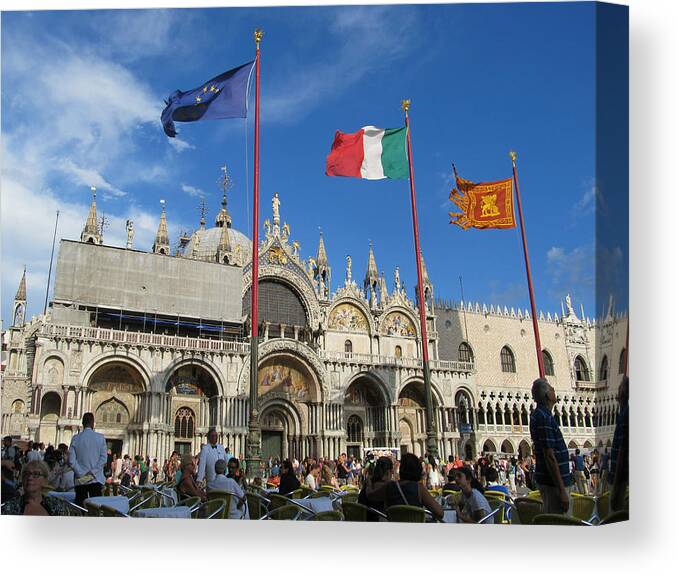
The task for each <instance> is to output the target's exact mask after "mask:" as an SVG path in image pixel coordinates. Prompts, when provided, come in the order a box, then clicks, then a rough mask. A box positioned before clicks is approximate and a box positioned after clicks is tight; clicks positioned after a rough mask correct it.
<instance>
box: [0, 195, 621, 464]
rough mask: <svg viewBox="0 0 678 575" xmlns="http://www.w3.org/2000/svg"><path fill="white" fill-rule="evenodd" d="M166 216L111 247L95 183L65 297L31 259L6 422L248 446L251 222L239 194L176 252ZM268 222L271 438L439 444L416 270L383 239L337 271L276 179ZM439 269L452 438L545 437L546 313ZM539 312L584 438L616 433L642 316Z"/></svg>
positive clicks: (70, 255)
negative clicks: (137, 239) (385, 250)
mask: <svg viewBox="0 0 678 575" xmlns="http://www.w3.org/2000/svg"><path fill="white" fill-rule="evenodd" d="M166 217H167V216H166V213H165V210H164V208H163V211H162V214H161V216H160V223H159V226H158V232H157V235H156V239H155V242H154V244H153V246H152V249H151V250H150V251H142V250H138V249H134V248H133V229H132V225H131V224H130V225H128V242H127V246H126V247H125V248H122V247H113V246H108V245H105V244H104V243H103V241H102V234H101V229H100V226H99V224H98V221H97V213H96V197H95V198H94V199H93V201H92V205H91V208H90V213H89V216H88V219H87V221H86V223H85V226H84V229H83V232H82V235H81V238H80V241H72V240H67V239H64V240H62V241H61V242H60V246H59V256H58V261H57V268H56V281H55V287H54V293H53V299H52V301H51V304H50V307H49V311H48V313H47V314H45V315H41V316H38V317H34V318H32V319H31V320H27V319H26V318H25V310H26V303H27V302H26V285H25V281H26V279H25V274H24V277H23V278H22V280H21V285H20V286H19V289H18V291H17V294H16V298H15V302H14V309H13V314H12V325H11V327H9V329H8V330H7V333H6V334H5V335H6V342H7V349H6V352H7V354H6V356H7V357H6V363H5V365H4V372H3V386H2V433H3V435H12V436H14V437H16V438H21V439H32V440H37V441H41V442H43V443H45V444H48V443H51V444H58V443H61V442H64V443H68V442H69V441H70V438H71V437H72V436H73V434H75V433H77V432H78V430H79V429H80V422H81V418H82V414H83V413H85V412H87V411H91V412H93V413H95V417H96V428H97V430H98V431H100V432H101V433H103V434H104V435H105V437H106V440H107V442H108V444H109V448H110V449H111V450H112V451H114V452H116V453H118V454H120V455H124V454H129V455H135V454H141V455H149V456H151V457H157V458H158V460H159V461H160V462H162V461H164V459H165V458H166V457H168V456H169V454H170V453H171V452H172V451H178V452H180V453H184V452H193V453H197V452H198V451H199V449H200V445H201V444H203V443H204V442H205V438H206V434H207V431H208V429H209V428H211V427H215V428H216V429H217V431H218V434H219V437H220V441H221V442H223V443H224V444H225V445H228V446H229V447H230V448H231V451H233V452H234V453H235V454H236V455H244V454H245V441H246V435H247V423H248V412H249V396H248V394H249V369H250V367H249V355H250V343H249V339H248V334H249V331H250V326H249V323H248V322H249V317H250V305H251V304H250V302H251V300H250V289H251V281H252V269H251V259H252V245H251V241H250V240H249V239H248V238H247V237H246V236H245V235H244V234H242V233H241V232H239V231H237V230H236V229H234V228H233V227H232V221H231V217H230V214H229V212H228V209H227V202H226V195H225V194H224V199H223V201H222V205H221V210H220V211H219V213H218V215H217V217H216V220H215V223H214V227H207V226H206V222H205V219H204V217H203V219H202V220H201V222H200V226H199V228H198V229H196V230H195V231H194V232H193V233H192V234H190V235H185V236H183V237H182V238H180V243H179V249H178V250H177V251H176V252H175V253H171V248H170V239H169V235H168V232H167V222H166ZM264 229H265V238H264V239H263V241H262V242H261V245H260V247H259V282H260V284H259V298H260V302H259V306H260V311H259V317H260V318H261V322H262V323H261V326H260V333H261V334H262V338H261V342H260V347H259V372H258V374H259V375H258V384H259V385H258V393H259V398H258V404H259V413H260V424H261V428H262V451H263V455H264V456H281V455H283V456H290V457H292V456H294V457H297V458H299V459H301V458H303V457H305V456H307V455H311V456H326V457H336V456H337V455H338V454H339V453H341V452H347V453H353V454H356V455H360V454H362V453H363V451H364V450H365V449H366V448H370V447H388V448H396V449H398V450H400V452H414V453H415V454H418V455H419V454H422V453H423V452H424V450H425V442H426V428H425V394H424V379H423V367H422V360H421V331H420V324H419V312H418V307H417V306H418V303H417V302H416V301H413V300H411V299H410V298H409V297H408V295H407V293H406V291H405V289H404V286H403V285H402V284H401V281H400V278H399V272H398V269H396V270H394V271H393V276H392V277H393V280H392V281H391V282H387V281H386V278H385V274H384V272H383V271H381V272H380V270H379V267H378V265H377V260H376V258H375V253H374V248H373V246H372V245H371V244H370V246H369V249H368V250H367V251H368V254H367V265H366V267H365V268H363V271H364V273H362V272H361V273H360V274H359V275H358V274H355V270H354V266H353V262H352V260H351V258H350V257H347V258H346V262H345V265H344V262H342V265H341V268H343V269H342V270H341V272H340V274H339V275H340V276H341V279H339V280H338V281H335V282H332V281H331V280H332V267H331V266H330V260H329V258H328V255H327V251H326V246H325V243H324V240H323V237H322V235H321V236H320V239H319V245H318V248H317V252H316V255H315V257H310V258H307V259H302V257H301V255H300V249H299V244H298V242H296V241H294V240H293V239H292V236H291V230H290V226H289V225H288V224H286V223H284V221H283V220H282V219H281V214H280V200H279V198H278V196H277V194H276V196H274V198H273V200H272V214H271V217H270V218H269V219H266V221H265V222H264ZM335 269H336V268H335ZM336 275H337V274H336V273H335V276H336ZM389 275H391V274H390V273H389ZM359 278H362V279H359ZM389 283H390V285H389ZM423 283H424V293H425V302H424V305H425V307H426V321H427V322H428V325H427V332H428V341H427V342H426V344H427V345H428V348H429V356H430V358H431V360H430V369H431V380H432V395H433V406H434V412H435V413H434V421H435V430H436V436H437V442H438V449H439V453H440V455H441V456H444V457H447V456H449V455H456V454H459V455H461V456H462V457H464V456H466V457H471V456H476V455H478V454H479V453H480V452H482V451H484V452H503V453H506V454H520V455H525V454H528V453H530V452H531V442H530V437H529V427H528V422H529V414H530V412H531V410H532V409H533V408H534V405H533V402H532V401H531V398H530V386H531V382H532V380H533V379H534V377H535V374H536V373H537V371H538V369H537V362H536V359H535V357H534V337H533V333H532V319H531V317H530V315H529V313H528V312H527V311H526V310H519V309H508V308H506V307H503V308H499V307H495V306H488V305H483V304H480V303H469V302H465V303H457V304H451V303H445V302H443V301H442V300H440V299H436V297H435V294H434V286H433V285H432V284H431V282H430V280H429V276H428V274H427V272H426V268H425V266H424V279H423ZM334 286H337V287H336V288H335V287H334ZM538 319H539V328H540V333H541V339H542V345H543V352H542V353H543V358H544V363H545V369H546V375H547V378H548V380H549V381H550V382H551V383H552V385H553V386H554V387H555V389H556V392H557V395H558V403H557V405H556V407H555V410H554V412H555V416H556V418H557V419H558V420H559V422H560V425H561V428H562V430H563V433H564V436H565V438H566V441H567V443H568V446H569V447H571V448H574V447H580V448H584V449H591V448H594V447H604V446H609V445H610V440H611V436H612V431H613V426H614V420H615V413H616V407H615V401H614V398H615V395H616V390H617V387H618V385H619V382H620V380H621V377H622V374H623V371H624V370H623V366H624V362H625V354H626V350H625V348H624V346H625V341H626V324H627V317H626V315H625V314H617V313H615V310H614V306H613V302H612V301H611V302H610V306H609V309H608V310H607V314H606V315H605V317H602V318H600V319H596V320H594V321H591V320H589V319H587V318H586V317H584V313H583V309H581V310H580V311H579V312H577V311H575V309H574V306H573V304H572V302H571V300H570V297H569V296H567V297H566V298H565V302H564V304H563V306H562V309H561V313H559V314H553V315H552V314H547V315H545V316H544V315H541V314H540V317H539V318H538Z"/></svg>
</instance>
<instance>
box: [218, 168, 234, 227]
mask: <svg viewBox="0 0 678 575" xmlns="http://www.w3.org/2000/svg"><path fill="white" fill-rule="evenodd" d="M221 171H222V172H223V173H224V174H223V176H221V178H220V179H219V183H220V184H221V187H222V189H223V191H224V195H223V197H222V199H221V210H219V213H218V214H217V217H216V219H215V221H214V224H215V225H216V226H217V227H218V228H221V227H224V225H225V227H227V228H230V227H231V225H232V220H231V215H230V214H229V213H228V208H227V207H226V204H227V203H228V200H227V199H226V194H227V192H228V190H230V189H231V187H232V186H233V182H232V180H231V177H230V176H229V175H228V168H227V167H226V166H222V168H221ZM226 235H227V236H228V234H226Z"/></svg>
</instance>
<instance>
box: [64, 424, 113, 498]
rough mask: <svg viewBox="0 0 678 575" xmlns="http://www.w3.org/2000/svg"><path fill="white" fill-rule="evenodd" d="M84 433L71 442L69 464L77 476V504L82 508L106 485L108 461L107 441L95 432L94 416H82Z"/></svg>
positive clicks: (99, 493) (98, 494) (97, 495)
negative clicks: (105, 466) (105, 473)
mask: <svg viewBox="0 0 678 575" xmlns="http://www.w3.org/2000/svg"><path fill="white" fill-rule="evenodd" d="M82 427H83V429H82V431H81V432H80V433H78V434H77V435H75V436H74V437H73V439H72V440H71V446H70V448H69V449H68V463H69V464H70V466H71V467H72V468H73V473H74V476H75V503H76V505H80V506H82V505H83V503H84V502H85V499H87V498H88V497H99V496H100V495H101V489H102V487H103V485H104V481H105V479H104V465H106V461H107V459H108V450H107V449H106V439H104V436H103V435H102V434H101V433H97V432H96V431H94V414H93V413H89V412H88V413H85V415H83V416H82Z"/></svg>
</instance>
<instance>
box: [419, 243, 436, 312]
mask: <svg viewBox="0 0 678 575" xmlns="http://www.w3.org/2000/svg"><path fill="white" fill-rule="evenodd" d="M421 277H422V283H423V284H424V301H425V302H426V307H427V308H429V307H430V308H431V309H430V310H429V311H432V306H433V284H432V283H431V280H430V279H429V277H428V271H427V270H426V262H425V261H424V255H423V254H421ZM415 293H416V294H417V296H416V298H417V302H418V301H419V285H418V284H417V286H416V289H415Z"/></svg>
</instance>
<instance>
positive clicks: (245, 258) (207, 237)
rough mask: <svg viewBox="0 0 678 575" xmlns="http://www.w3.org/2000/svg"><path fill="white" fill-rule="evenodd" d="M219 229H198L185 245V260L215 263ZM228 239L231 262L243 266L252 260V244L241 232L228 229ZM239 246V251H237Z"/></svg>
mask: <svg viewBox="0 0 678 575" xmlns="http://www.w3.org/2000/svg"><path fill="white" fill-rule="evenodd" d="M221 229H222V228H221V227H214V228H207V229H205V228H200V229H198V230H196V231H195V232H194V233H193V236H192V237H191V241H189V242H188V244H187V245H186V249H185V250H184V257H185V258H193V257H194V254H193V252H194V249H195V252H196V253H195V259H199V260H204V261H209V262H216V261H217V248H218V247H219V241H220V240H221ZM228 239H229V241H230V243H231V254H233V255H232V262H233V263H236V264H239V265H245V264H246V263H248V262H249V261H250V260H251V259H252V242H251V240H250V239H249V238H248V237H247V236H246V235H245V234H243V233H242V232H239V231H238V230H234V229H233V228H228ZM196 244H197V245H196ZM238 246H240V249H238Z"/></svg>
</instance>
